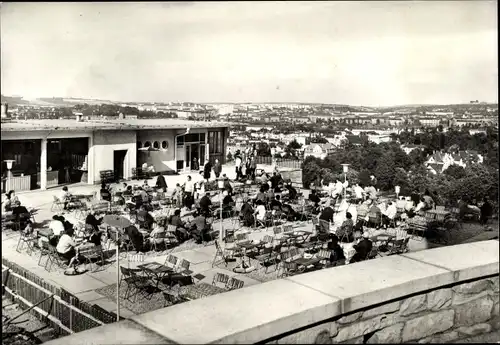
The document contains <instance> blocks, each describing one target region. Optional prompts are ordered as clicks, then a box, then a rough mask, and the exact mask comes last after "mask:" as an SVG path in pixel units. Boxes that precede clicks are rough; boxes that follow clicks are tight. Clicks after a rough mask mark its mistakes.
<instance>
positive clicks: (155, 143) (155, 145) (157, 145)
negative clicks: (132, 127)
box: [153, 141, 160, 149]
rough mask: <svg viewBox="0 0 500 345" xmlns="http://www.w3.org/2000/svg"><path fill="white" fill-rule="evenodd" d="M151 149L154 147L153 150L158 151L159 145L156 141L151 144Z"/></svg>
mask: <svg viewBox="0 0 500 345" xmlns="http://www.w3.org/2000/svg"><path fill="white" fill-rule="evenodd" d="M153 147H154V148H155V149H159V148H160V143H159V142H158V141H155V142H154V143H153Z"/></svg>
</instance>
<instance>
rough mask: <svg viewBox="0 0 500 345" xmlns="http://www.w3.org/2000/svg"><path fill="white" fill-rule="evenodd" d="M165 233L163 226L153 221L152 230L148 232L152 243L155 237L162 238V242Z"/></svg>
mask: <svg viewBox="0 0 500 345" xmlns="http://www.w3.org/2000/svg"><path fill="white" fill-rule="evenodd" d="M165 233H166V232H165V227H163V226H161V225H160V224H158V223H155V225H154V228H153V231H151V233H150V234H149V241H150V243H151V244H153V242H155V240H157V239H162V242H163V238H164V237H165Z"/></svg>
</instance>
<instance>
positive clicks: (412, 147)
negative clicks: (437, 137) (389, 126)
mask: <svg viewBox="0 0 500 345" xmlns="http://www.w3.org/2000/svg"><path fill="white" fill-rule="evenodd" d="M401 149H402V150H403V151H404V152H405V153H406V154H407V155H409V154H410V152H411V151H413V150H423V149H424V147H423V146H422V145H413V144H412V145H402V146H401Z"/></svg>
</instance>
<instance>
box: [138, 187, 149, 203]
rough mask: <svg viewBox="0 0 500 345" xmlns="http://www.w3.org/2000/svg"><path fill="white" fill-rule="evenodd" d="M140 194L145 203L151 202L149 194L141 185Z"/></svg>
mask: <svg viewBox="0 0 500 345" xmlns="http://www.w3.org/2000/svg"><path fill="white" fill-rule="evenodd" d="M138 194H139V196H140V197H141V198H142V203H143V204H146V203H149V195H148V193H147V192H146V191H145V190H144V189H143V188H142V187H139V189H138Z"/></svg>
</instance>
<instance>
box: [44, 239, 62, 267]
mask: <svg viewBox="0 0 500 345" xmlns="http://www.w3.org/2000/svg"><path fill="white" fill-rule="evenodd" d="M53 264H56V266H57V267H58V268H65V266H67V264H66V262H64V261H63V259H62V258H61V257H60V256H59V253H58V252H57V250H56V247H55V246H53V245H51V244H50V243H48V253H47V261H46V262H45V270H46V271H47V272H50V269H51V268H52V265H53Z"/></svg>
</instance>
